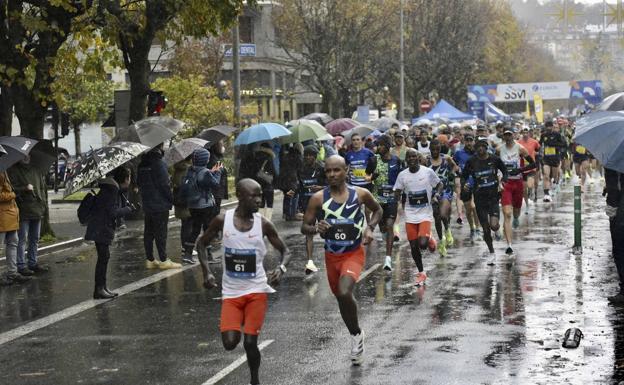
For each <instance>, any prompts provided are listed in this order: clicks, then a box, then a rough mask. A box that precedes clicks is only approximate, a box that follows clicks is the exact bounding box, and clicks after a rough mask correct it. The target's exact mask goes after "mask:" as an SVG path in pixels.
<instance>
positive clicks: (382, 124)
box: [370, 116, 401, 132]
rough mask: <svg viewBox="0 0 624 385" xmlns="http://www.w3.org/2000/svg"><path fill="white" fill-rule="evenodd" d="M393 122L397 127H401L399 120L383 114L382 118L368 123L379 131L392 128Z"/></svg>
mask: <svg viewBox="0 0 624 385" xmlns="http://www.w3.org/2000/svg"><path fill="white" fill-rule="evenodd" d="M393 124H396V125H397V126H398V127H399V128H400V127H401V122H399V121H398V120H396V119H393V118H389V117H387V116H384V117H383V118H379V119H377V120H375V121H374V122H372V123H371V124H370V125H371V126H373V127H375V128H377V129H378V130H379V131H381V132H386V131H388V130H389V129H390V128H392V125H393Z"/></svg>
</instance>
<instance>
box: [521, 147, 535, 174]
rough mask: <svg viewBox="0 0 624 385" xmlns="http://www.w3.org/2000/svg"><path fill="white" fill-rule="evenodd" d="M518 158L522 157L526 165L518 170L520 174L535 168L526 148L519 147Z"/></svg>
mask: <svg viewBox="0 0 624 385" xmlns="http://www.w3.org/2000/svg"><path fill="white" fill-rule="evenodd" d="M520 156H521V157H523V158H524V161H525V162H526V165H525V166H524V167H522V168H520V172H525V171H529V170H533V169H535V168H536V166H535V161H534V160H533V158H531V156H530V155H529V152H528V151H527V150H526V148H524V147H520Z"/></svg>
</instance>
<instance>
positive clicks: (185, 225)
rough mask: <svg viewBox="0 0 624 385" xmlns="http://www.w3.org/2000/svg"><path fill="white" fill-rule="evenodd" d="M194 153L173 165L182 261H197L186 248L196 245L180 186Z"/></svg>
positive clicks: (172, 183) (191, 223)
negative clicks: (192, 237)
mask: <svg viewBox="0 0 624 385" xmlns="http://www.w3.org/2000/svg"><path fill="white" fill-rule="evenodd" d="M192 157H193V155H189V156H188V157H187V158H186V159H184V160H183V161H181V162H178V163H176V164H174V165H173V175H172V176H171V186H172V187H173V212H174V215H175V217H176V218H178V219H179V220H180V243H181V244H182V263H189V264H192V263H195V261H194V260H193V254H192V252H191V254H190V255H188V256H187V255H186V250H187V249H188V248H189V247H193V246H194V244H195V243H194V242H195V240H194V239H191V235H192V233H193V220H192V219H191V212H190V210H189V208H188V206H187V203H186V200H185V199H182V197H181V195H180V186H181V185H182V182H183V181H184V177H185V176H186V173H187V172H188V169H189V167H191V159H192Z"/></svg>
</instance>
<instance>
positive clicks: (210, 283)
mask: <svg viewBox="0 0 624 385" xmlns="http://www.w3.org/2000/svg"><path fill="white" fill-rule="evenodd" d="M224 222H225V214H219V215H217V216H216V217H215V218H214V219H213V220H212V221H211V222H210V224H209V225H208V228H207V229H206V231H204V233H203V234H202V235H201V236H199V237H198V238H197V241H196V242H195V249H196V250H197V253H198V254H199V264H200V265H201V268H202V273H203V274H204V287H205V288H207V289H210V288H212V287H216V286H217V283H216V280H215V277H214V275H213V274H212V271H211V270H210V266H209V264H208V253H206V248H207V247H208V245H209V244H210V242H212V240H213V239H215V238H217V235H218V234H219V232H220V231H222V230H223V223H224Z"/></svg>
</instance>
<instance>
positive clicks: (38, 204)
mask: <svg viewBox="0 0 624 385" xmlns="http://www.w3.org/2000/svg"><path fill="white" fill-rule="evenodd" d="M8 174H9V179H10V180H11V184H12V185H13V190H14V191H15V194H16V195H17V197H16V199H15V200H16V201H17V206H18V208H19V213H20V224H19V232H18V243H17V271H18V272H19V273H20V274H22V275H26V276H29V275H33V274H39V273H44V272H46V271H48V268H47V267H46V266H43V265H40V264H39V263H38V262H37V249H38V247H39V234H40V231H41V219H42V218H43V216H44V215H45V211H46V208H47V205H48V199H47V197H48V194H47V190H46V189H47V186H46V183H45V175H44V174H43V173H42V172H41V171H39V170H37V168H35V167H34V166H32V165H31V164H30V157H29V156H27V157H26V158H25V159H23V160H22V161H20V162H18V163H17V164H15V165H14V166H13V167H11V168H10V169H9V171H8ZM27 240H28V247H27V248H26V241H27ZM25 249H27V250H25ZM25 252H26V253H27V257H28V262H26V261H25V259H24V254H25Z"/></svg>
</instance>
